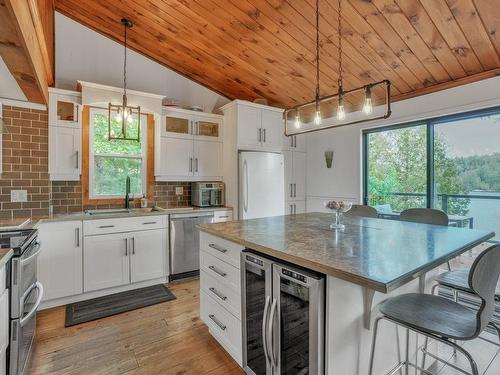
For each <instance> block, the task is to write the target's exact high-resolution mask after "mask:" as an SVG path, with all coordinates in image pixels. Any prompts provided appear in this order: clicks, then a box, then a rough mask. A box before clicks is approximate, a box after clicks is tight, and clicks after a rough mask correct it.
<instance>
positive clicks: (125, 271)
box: [83, 228, 167, 292]
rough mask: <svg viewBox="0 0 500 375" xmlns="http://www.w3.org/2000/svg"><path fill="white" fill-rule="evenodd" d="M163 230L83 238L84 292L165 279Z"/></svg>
mask: <svg viewBox="0 0 500 375" xmlns="http://www.w3.org/2000/svg"><path fill="white" fill-rule="evenodd" d="M166 236H167V230H166V228H165V229H155V230H147V231H137V232H126V233H113V234H102V235H96V236H86V237H85V247H84V256H83V259H84V263H83V270H84V272H83V284H84V292H92V291H96V290H101V289H106V288H112V287H117V286H122V285H127V284H130V283H137V282H141V281H146V280H152V279H156V278H160V277H165V276H166V270H167V265H166V263H165V259H166V255H167V240H166Z"/></svg>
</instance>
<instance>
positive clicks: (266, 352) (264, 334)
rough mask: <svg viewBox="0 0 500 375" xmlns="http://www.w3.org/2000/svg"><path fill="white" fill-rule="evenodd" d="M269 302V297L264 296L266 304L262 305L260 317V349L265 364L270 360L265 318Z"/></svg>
mask: <svg viewBox="0 0 500 375" xmlns="http://www.w3.org/2000/svg"><path fill="white" fill-rule="evenodd" d="M270 302H271V297H269V296H266V303H265V305H264V314H263V316H262V348H263V349H264V357H265V358H266V364H270V361H271V360H270V358H269V349H268V347H267V331H266V328H267V318H268V313H267V312H268V311H267V310H268V309H269V304H270Z"/></svg>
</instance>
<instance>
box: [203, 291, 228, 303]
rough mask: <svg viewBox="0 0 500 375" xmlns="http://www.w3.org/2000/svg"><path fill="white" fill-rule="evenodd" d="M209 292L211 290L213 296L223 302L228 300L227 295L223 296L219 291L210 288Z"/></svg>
mask: <svg viewBox="0 0 500 375" xmlns="http://www.w3.org/2000/svg"><path fill="white" fill-rule="evenodd" d="M208 290H210V291H211V292H212V293H213V294H215V295H216V296H217V297H219V298H220V299H221V300H223V301H225V300H227V297H226V296H225V295H223V294H222V293H221V292H219V291H218V290H217V289H215V288H209V289H208Z"/></svg>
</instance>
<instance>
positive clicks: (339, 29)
mask: <svg viewBox="0 0 500 375" xmlns="http://www.w3.org/2000/svg"><path fill="white" fill-rule="evenodd" d="M338 16H339V17H338V37H339V40H338V45H339V80H338V88H339V92H341V91H342V75H343V72H342V0H339V2H338Z"/></svg>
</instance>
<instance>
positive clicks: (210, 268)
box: [200, 251, 241, 293]
mask: <svg viewBox="0 0 500 375" xmlns="http://www.w3.org/2000/svg"><path fill="white" fill-rule="evenodd" d="M200 271H205V272H206V273H208V274H209V275H210V276H212V277H213V278H214V279H216V280H219V281H220V282H221V283H223V284H225V285H227V286H228V287H231V288H233V289H234V290H235V291H236V292H239V293H241V274H240V270H239V269H238V268H236V267H233V266H232V265H230V264H227V263H226V262H224V261H222V260H220V259H219V258H216V257H214V256H213V255H212V254H210V253H207V252H206V251H200Z"/></svg>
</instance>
